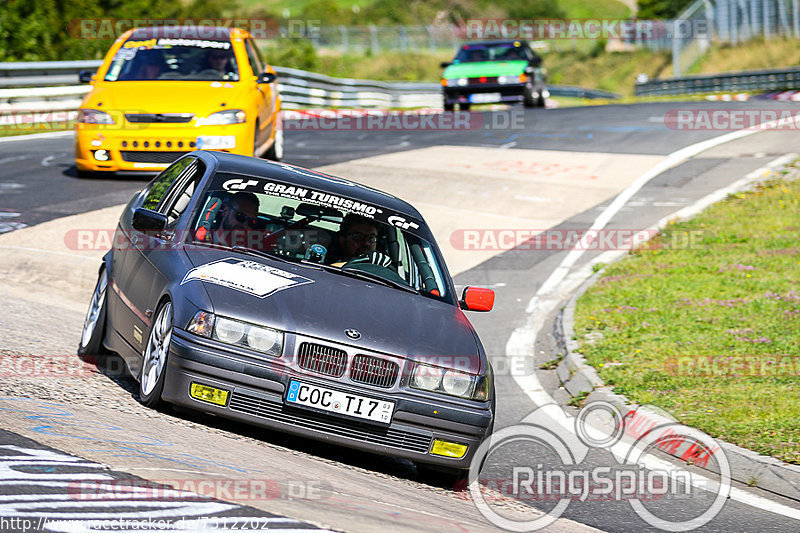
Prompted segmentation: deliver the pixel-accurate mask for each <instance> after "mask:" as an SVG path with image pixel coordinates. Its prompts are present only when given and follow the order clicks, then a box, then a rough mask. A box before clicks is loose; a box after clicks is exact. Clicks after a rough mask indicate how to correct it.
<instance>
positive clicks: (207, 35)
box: [128, 26, 249, 41]
mask: <svg viewBox="0 0 800 533" xmlns="http://www.w3.org/2000/svg"><path fill="white" fill-rule="evenodd" d="M231 36H233V37H248V36H249V33H247V32H246V31H245V30H242V29H240V28H226V27H222V26H150V27H147V28H136V29H134V30H132V33H131V35H130V37H128V38H129V39H137V40H138V39H154V38H155V39H160V38H166V39H205V40H210V41H226V40H227V41H230V40H231Z"/></svg>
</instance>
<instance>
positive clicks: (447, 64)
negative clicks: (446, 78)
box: [439, 61, 452, 68]
mask: <svg viewBox="0 0 800 533" xmlns="http://www.w3.org/2000/svg"><path fill="white" fill-rule="evenodd" d="M450 65H452V63H450V62H448V61H442V62H441V63H439V66H440V67H442V68H447V67H449V66H450Z"/></svg>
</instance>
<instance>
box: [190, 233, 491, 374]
mask: <svg viewBox="0 0 800 533" xmlns="http://www.w3.org/2000/svg"><path fill="white" fill-rule="evenodd" d="M186 253H187V255H188V256H189V260H190V261H191V263H192V264H193V265H194V268H193V269H192V270H190V271H189V272H188V273H187V275H186V276H185V277H184V280H183V283H182V286H185V287H187V288H188V289H193V288H194V287H193V286H202V287H203V288H204V289H205V291H206V292H207V294H208V296H209V298H210V301H211V303H212V305H213V309H212V311H213V312H215V313H217V314H219V315H223V316H229V317H231V318H238V319H240V320H244V321H247V322H251V323H255V324H263V325H267V326H271V327H274V328H277V329H281V330H284V331H288V332H294V333H298V334H301V335H306V336H310V337H318V338H320V339H326V340H329V341H332V342H336V343H341V344H347V345H350V346H355V347H358V348H362V349H366V350H372V351H376V352H381V353H388V354H393V355H399V356H401V357H408V358H411V359H413V360H417V361H419V360H424V361H427V362H430V363H432V364H439V365H441V366H445V367H456V368H459V369H462V370H467V371H470V372H474V373H479V372H481V371H483V370H485V364H484V363H482V358H481V355H480V354H481V353H482V352H481V349H480V348H479V346H478V342H477V337H476V335H475V333H474V330H473V328H472V325H471V324H470V323H469V321H468V320H467V318H466V317H465V316H464V313H463V312H462V311H461V310H460V309H459V308H458V307H456V306H454V305H450V304H447V303H445V302H441V301H438V300H433V299H431V298H426V297H424V296H421V295H419V294H414V293H410V292H407V291H403V290H400V289H395V288H392V287H386V286H384V285H381V284H379V283H373V282H368V281H364V280H361V279H355V278H352V277H349V276H345V275H342V274H337V273H334V272H329V271H326V270H321V269H316V268H309V267H306V266H301V265H297V264H291V263H285V262H281V261H277V260H271V259H269V258H262V257H258V256H255V255H249V254H239V253H236V252H233V251H230V250H220V249H213V248H202V247H187V248H186ZM276 287H279V288H277V289H276ZM348 329H356V330H358V332H359V333H361V338H360V339H359V340H357V341H354V340H352V339H351V338H349V337H347V335H346V334H345V331H346V330H348Z"/></svg>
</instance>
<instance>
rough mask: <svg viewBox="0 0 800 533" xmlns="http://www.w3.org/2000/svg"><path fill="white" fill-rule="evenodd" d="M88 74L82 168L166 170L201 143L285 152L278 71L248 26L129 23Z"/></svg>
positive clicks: (245, 151)
mask: <svg viewBox="0 0 800 533" xmlns="http://www.w3.org/2000/svg"><path fill="white" fill-rule="evenodd" d="M80 79H81V81H82V82H86V83H91V84H92V85H93V86H94V87H93V88H92V90H91V92H89V94H88V95H86V98H84V99H83V102H82V103H81V107H80V109H79V111H78V120H77V124H76V132H75V166H76V167H77V170H78V173H79V174H81V175H87V174H91V173H94V172H118V171H123V172H124V171H150V172H158V171H161V170H162V169H164V168H166V167H167V166H168V165H170V164H171V163H173V162H174V161H175V160H177V159H178V158H179V157H181V156H182V155H184V154H186V153H189V152H191V151H193V150H197V149H201V150H221V151H224V152H231V153H234V154H242V155H250V156H252V155H255V156H257V157H266V158H268V159H273V160H280V159H281V157H282V156H283V131H282V129H281V128H280V126H279V118H278V117H279V112H280V107H281V105H280V104H281V102H280V95H279V94H278V88H277V83H276V79H277V76H276V74H275V71H274V70H273V69H272V67H270V66H269V65H267V64H266V63H265V62H264V60H263V59H262V57H261V53H260V52H259V50H258V47H256V45H255V42H254V41H253V38H252V36H251V35H250V34H249V33H248V32H247V31H245V30H242V29H238V28H219V27H209V26H184V27H175V26H172V27H169V26H165V27H153V28H137V29H133V30H129V31H127V32H126V33H124V34H123V35H122V36H121V37H120V38H119V39H117V41H116V42H115V43H114V45H113V46H112V47H111V49H110V50H109V51H108V54H106V57H105V60H104V61H103V64H102V65H101V66H100V68H99V69H98V70H97V73H96V74H94V75H92V73H91V72H88V71H85V72H82V73H81V74H80Z"/></svg>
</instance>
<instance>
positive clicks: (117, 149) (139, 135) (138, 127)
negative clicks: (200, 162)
mask: <svg viewBox="0 0 800 533" xmlns="http://www.w3.org/2000/svg"><path fill="white" fill-rule="evenodd" d="M199 136H214V137H225V138H230V137H233V140H234V146H233V147H230V148H223V149H222V150H224V151H226V152H231V153H235V154H241V155H253V125H252V124H248V123H242V124H229V125H225V126H213V127H210V126H202V127H195V126H193V125H191V124H189V125H183V124H181V125H162V124H133V125H131V126H130V127H126V126H123V125H120V126H117V125H114V124H110V125H107V126H106V125H94V124H78V125H77V128H76V130H75V166H76V167H77V168H78V170H79V171H85V172H104V171H105V172H118V171H142V172H160V171H162V170H164V169H165V168H167V167H168V166H169V165H171V164H172V163H174V162H175V161H176V160H177V159H178V158H179V157H181V156H182V155H184V154H188V153H189V152H192V151H194V150H196V149H197V148H198V146H197V140H198V137H199ZM201 148H202V147H201ZM98 150H101V151H103V154H102V156H101V158H100V159H98V158H97V157H96V156H95V154H96V152H97V151H98Z"/></svg>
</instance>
